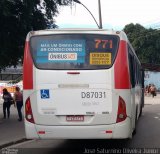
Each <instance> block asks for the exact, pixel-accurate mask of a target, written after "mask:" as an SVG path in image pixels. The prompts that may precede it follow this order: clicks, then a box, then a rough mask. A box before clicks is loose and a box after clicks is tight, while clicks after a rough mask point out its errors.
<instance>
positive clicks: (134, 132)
mask: <svg viewBox="0 0 160 154" xmlns="http://www.w3.org/2000/svg"><path fill="white" fill-rule="evenodd" d="M136 126H137V108H136V117H135V128H134V130H133V133H132V135H135V134H136V133H137V129H136Z"/></svg>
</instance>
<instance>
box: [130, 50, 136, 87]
mask: <svg viewBox="0 0 160 154" xmlns="http://www.w3.org/2000/svg"><path fill="white" fill-rule="evenodd" d="M129 50H130V49H129ZM129 72H130V82H131V85H132V88H133V87H135V65H134V56H133V55H132V54H131V52H129Z"/></svg>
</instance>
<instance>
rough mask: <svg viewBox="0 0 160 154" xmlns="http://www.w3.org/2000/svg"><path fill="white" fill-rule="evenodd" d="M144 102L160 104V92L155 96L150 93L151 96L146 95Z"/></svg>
mask: <svg viewBox="0 0 160 154" xmlns="http://www.w3.org/2000/svg"><path fill="white" fill-rule="evenodd" d="M144 104H145V105H149V104H150V105H154V104H160V94H157V96H155V97H154V98H153V97H152V96H151V95H150V96H148V95H147V96H145V99H144Z"/></svg>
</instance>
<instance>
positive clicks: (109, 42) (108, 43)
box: [95, 39, 113, 49]
mask: <svg viewBox="0 0 160 154" xmlns="http://www.w3.org/2000/svg"><path fill="white" fill-rule="evenodd" d="M100 46H102V48H103V49H105V48H106V47H107V46H109V48H110V49H112V48H113V41H112V40H100V39H95V48H96V49H98V48H99V47H100Z"/></svg>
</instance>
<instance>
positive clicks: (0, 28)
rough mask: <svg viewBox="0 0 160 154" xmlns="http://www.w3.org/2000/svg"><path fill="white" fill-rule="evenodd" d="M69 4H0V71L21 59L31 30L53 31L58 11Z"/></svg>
mask: <svg viewBox="0 0 160 154" xmlns="http://www.w3.org/2000/svg"><path fill="white" fill-rule="evenodd" d="M71 1H72V0H43V1H42V0H0V70H2V69H4V68H5V67H7V66H16V65H17V64H18V63H19V62H20V61H22V59H23V49H24V42H25V38H26V35H27V33H28V32H29V31H31V30H39V29H45V28H56V27H57V26H56V25H55V21H54V19H53V17H54V16H56V15H57V14H58V7H59V6H62V5H69V4H70V3H71Z"/></svg>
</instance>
